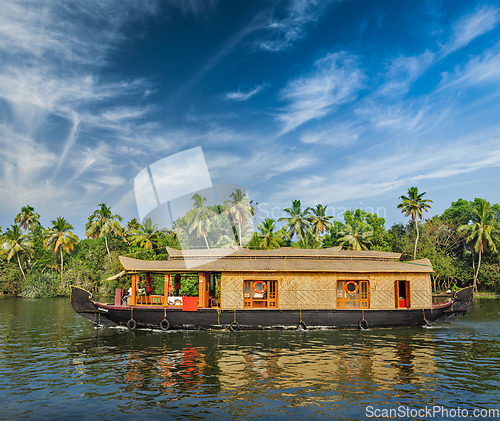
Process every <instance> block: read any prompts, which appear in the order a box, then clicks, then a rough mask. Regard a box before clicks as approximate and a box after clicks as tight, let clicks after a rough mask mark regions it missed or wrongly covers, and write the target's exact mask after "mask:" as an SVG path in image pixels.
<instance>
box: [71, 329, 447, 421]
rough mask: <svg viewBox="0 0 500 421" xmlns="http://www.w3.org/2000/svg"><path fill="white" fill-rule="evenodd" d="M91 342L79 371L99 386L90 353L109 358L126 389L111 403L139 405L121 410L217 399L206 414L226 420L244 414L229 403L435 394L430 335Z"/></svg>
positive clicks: (190, 335)
mask: <svg viewBox="0 0 500 421" xmlns="http://www.w3.org/2000/svg"><path fill="white" fill-rule="evenodd" d="M113 331H114V332H113ZM94 334H95V336H94V337H92V338H87V339H85V340H82V341H79V342H80V343H81V344H82V343H86V346H85V347H83V348H82V347H81V346H77V348H76V349H75V350H74V352H75V353H78V354H79V358H77V359H75V360H77V361H78V362H79V363H78V364H76V365H77V367H75V368H77V370H78V371H79V372H82V369H83V367H85V370H87V373H86V376H90V377H92V378H94V379H95V381H100V379H99V376H98V373H97V371H96V370H98V369H97V368H95V365H94V364H92V360H93V358H92V354H94V353H95V352H104V354H106V353H110V354H112V355H111V357H112V360H113V364H114V365H115V367H116V369H115V370H113V372H114V381H115V382H116V383H117V384H119V383H122V384H123V387H121V388H120V391H117V394H115V397H118V395H119V394H120V393H122V394H123V395H124V397H125V396H126V397H127V398H130V396H132V395H134V396H141V397H142V398H141V400H140V401H137V400H136V401H134V402H133V403H131V405H132V406H129V407H128V410H127V411H133V410H134V408H136V409H137V408H142V409H143V408H147V407H152V406H160V407H161V406H165V407H170V405H172V404H173V402H175V401H178V400H182V399H184V400H185V399H186V398H187V397H188V396H190V397H193V398H194V396H197V397H198V399H202V398H201V397H203V396H205V395H209V396H211V397H212V398H215V397H217V399H216V400H215V401H214V402H211V403H210V404H208V406H210V405H215V402H216V401H217V400H218V399H222V401H223V402H224V403H225V405H226V411H230V412H231V411H232V410H233V409H231V408H232V407H234V411H236V410H237V409H236V408H237V407H238V408H240V409H239V410H241V402H240V403H239V404H238V405H236V403H235V400H246V401H247V402H248V405H250V404H254V405H260V406H262V405H264V406H266V405H270V404H271V403H272V402H274V404H277V402H278V401H279V402H281V403H282V402H288V404H289V405H291V406H294V407H297V406H298V407H300V406H304V405H318V404H320V403H324V404H328V405H329V406H331V405H336V404H337V405H345V403H346V402H349V403H350V404H352V405H356V400H357V399H359V398H360V396H363V397H364V398H365V399H366V397H367V395H370V394H371V395H373V396H375V395H377V399H379V398H380V394H382V395H385V394H387V395H390V396H391V397H392V398H395V397H400V398H404V399H406V400H408V399H409V400H415V402H417V401H419V399H421V396H422V394H423V393H426V391H429V390H435V389H436V388H437V381H436V371H437V369H436V366H435V362H434V350H433V344H432V340H433V332H432V329H424V328H414V329H406V330H397V331H394V330H392V331H391V330H378V331H377V330H373V331H367V332H356V331H354V332H353V331H351V332H349V331H335V332H332V331H328V332H326V331H314V332H310V331H307V332H278V331H274V332H262V331H260V332H259V331H253V332H240V333H239V334H238V335H237V336H236V337H235V335H234V334H231V333H230V332H169V333H160V332H157V333H155V332H144V331H143V332H133V333H131V332H123V331H117V330H116V329H108V330H105V331H102V330H96V331H95V333H94ZM97 350H100V351H97ZM85 356H86V357H85ZM87 358H88V362H89V364H88V365H87V364H86V359H87ZM75 362H76V361H75ZM399 386H400V387H399ZM202 400H203V401H204V399H202ZM199 404H200V403H199ZM245 405H246V404H245Z"/></svg>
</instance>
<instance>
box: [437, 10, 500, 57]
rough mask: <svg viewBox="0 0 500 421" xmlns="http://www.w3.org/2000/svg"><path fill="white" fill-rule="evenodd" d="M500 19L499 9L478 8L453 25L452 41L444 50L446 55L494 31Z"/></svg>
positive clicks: (443, 52)
mask: <svg viewBox="0 0 500 421" xmlns="http://www.w3.org/2000/svg"><path fill="white" fill-rule="evenodd" d="M499 19H500V12H499V9H498V8H496V7H491V6H484V7H480V8H478V9H477V10H476V11H475V12H473V13H470V14H468V15H465V16H464V17H462V18H461V19H459V20H458V21H457V22H455V23H454V24H453V27H452V36H451V39H450V41H449V42H448V43H447V44H445V45H444V46H443V48H442V54H444V55H446V54H449V53H451V52H453V51H455V50H458V49H459V48H462V47H465V46H466V45H468V44H469V43H470V42H471V41H472V40H474V39H475V38H478V37H480V36H481V35H484V34H485V33H487V32H489V31H491V30H493V29H494V28H495V27H496V26H497V24H498V21H499Z"/></svg>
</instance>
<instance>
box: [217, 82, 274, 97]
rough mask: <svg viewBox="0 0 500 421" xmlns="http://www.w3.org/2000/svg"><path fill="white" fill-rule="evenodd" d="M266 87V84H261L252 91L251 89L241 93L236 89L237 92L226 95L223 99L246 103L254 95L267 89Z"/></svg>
mask: <svg viewBox="0 0 500 421" xmlns="http://www.w3.org/2000/svg"><path fill="white" fill-rule="evenodd" d="M268 86H269V85H268V84H267V83H263V84H262V85H258V86H256V87H255V88H254V89H251V90H250V91H248V92H241V90H239V89H238V91H236V92H229V93H227V94H226V96H225V98H226V99H232V100H234V101H246V100H248V99H250V98H252V97H253V96H254V95H257V94H258V93H259V92H260V91H262V90H263V89H265V88H267V87H268Z"/></svg>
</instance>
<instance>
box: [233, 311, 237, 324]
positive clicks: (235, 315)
mask: <svg viewBox="0 0 500 421" xmlns="http://www.w3.org/2000/svg"><path fill="white" fill-rule="evenodd" d="M233 311H234V322H233V323H236V310H233Z"/></svg>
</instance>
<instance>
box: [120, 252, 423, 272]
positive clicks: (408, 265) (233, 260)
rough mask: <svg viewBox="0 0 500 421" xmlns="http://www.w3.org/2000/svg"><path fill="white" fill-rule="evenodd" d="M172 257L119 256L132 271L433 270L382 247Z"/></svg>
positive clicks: (176, 253) (172, 255) (195, 253)
mask: <svg viewBox="0 0 500 421" xmlns="http://www.w3.org/2000/svg"><path fill="white" fill-rule="evenodd" d="M167 251H168V253H169V256H170V258H169V260H163V261H145V260H137V259H132V258H129V257H123V256H120V262H121V264H122V266H123V267H124V268H125V270H127V271H129V272H153V273H155V272H156V273H177V272H190V273H193V272H360V273H369V272H432V265H431V262H430V261H429V260H428V259H423V260H418V261H414V262H400V261H399V259H400V256H401V255H400V254H399V253H387V252H381V251H353V250H340V247H331V248H327V249H296V248H291V247H287V248H280V249H276V250H249V249H242V248H237V249H208V250H207V249H204V250H186V251H181V250H174V249H171V248H167Z"/></svg>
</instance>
